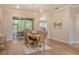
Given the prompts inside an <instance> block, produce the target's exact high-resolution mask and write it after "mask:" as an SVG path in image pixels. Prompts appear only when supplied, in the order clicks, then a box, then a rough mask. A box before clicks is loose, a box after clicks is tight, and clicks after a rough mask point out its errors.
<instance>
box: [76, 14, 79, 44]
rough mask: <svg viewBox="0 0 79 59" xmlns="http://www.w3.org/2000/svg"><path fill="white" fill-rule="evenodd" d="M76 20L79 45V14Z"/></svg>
mask: <svg viewBox="0 0 79 59" xmlns="http://www.w3.org/2000/svg"><path fill="white" fill-rule="evenodd" d="M76 18H77V19H76V38H77V40H76V43H79V13H78V14H77V17H76Z"/></svg>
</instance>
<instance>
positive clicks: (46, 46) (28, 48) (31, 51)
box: [22, 44, 51, 55]
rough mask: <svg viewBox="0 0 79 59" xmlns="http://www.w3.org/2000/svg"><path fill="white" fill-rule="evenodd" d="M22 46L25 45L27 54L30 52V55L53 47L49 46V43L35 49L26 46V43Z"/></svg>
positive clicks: (24, 48)
mask: <svg viewBox="0 0 79 59" xmlns="http://www.w3.org/2000/svg"><path fill="white" fill-rule="evenodd" d="M22 47H23V50H24V52H25V54H28V55H29V54H33V53H37V52H40V51H45V50H49V49H51V47H49V46H48V45H45V46H42V47H41V48H35V49H33V48H31V47H26V46H25V45H24V44H23V45H22Z"/></svg>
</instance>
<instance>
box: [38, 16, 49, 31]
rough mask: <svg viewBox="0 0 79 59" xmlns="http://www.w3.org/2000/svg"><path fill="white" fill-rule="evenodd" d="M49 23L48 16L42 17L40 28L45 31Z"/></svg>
mask: <svg viewBox="0 0 79 59" xmlns="http://www.w3.org/2000/svg"><path fill="white" fill-rule="evenodd" d="M47 25H48V22H47V19H46V17H40V24H39V26H40V29H41V30H43V31H47Z"/></svg>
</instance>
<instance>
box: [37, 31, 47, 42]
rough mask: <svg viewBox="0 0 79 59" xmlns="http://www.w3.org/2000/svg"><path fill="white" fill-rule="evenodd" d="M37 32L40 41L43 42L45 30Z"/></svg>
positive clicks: (45, 34)
mask: <svg viewBox="0 0 79 59" xmlns="http://www.w3.org/2000/svg"><path fill="white" fill-rule="evenodd" d="M38 34H39V36H40V42H44V41H45V39H46V37H47V32H45V31H38Z"/></svg>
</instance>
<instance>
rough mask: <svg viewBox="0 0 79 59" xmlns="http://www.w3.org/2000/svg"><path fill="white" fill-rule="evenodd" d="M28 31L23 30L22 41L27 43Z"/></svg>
mask: <svg viewBox="0 0 79 59" xmlns="http://www.w3.org/2000/svg"><path fill="white" fill-rule="evenodd" d="M28 39H29V38H28V32H27V31H24V43H25V44H27V43H28Z"/></svg>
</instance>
